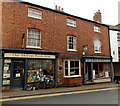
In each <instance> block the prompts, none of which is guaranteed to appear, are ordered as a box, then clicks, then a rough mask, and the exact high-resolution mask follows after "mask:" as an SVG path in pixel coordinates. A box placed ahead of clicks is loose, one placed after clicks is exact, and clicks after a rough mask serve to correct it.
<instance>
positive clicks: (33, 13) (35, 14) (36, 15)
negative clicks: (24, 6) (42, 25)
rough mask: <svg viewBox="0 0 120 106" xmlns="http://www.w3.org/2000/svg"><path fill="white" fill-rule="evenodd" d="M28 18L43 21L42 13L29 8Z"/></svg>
mask: <svg viewBox="0 0 120 106" xmlns="http://www.w3.org/2000/svg"><path fill="white" fill-rule="evenodd" d="M28 17H32V18H36V19H42V11H41V10H38V9H34V8H28Z"/></svg>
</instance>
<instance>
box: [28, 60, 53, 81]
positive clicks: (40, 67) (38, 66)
mask: <svg viewBox="0 0 120 106" xmlns="http://www.w3.org/2000/svg"><path fill="white" fill-rule="evenodd" d="M45 79H50V80H54V61H52V60H28V77H27V82H34V81H36V80H38V81H45Z"/></svg>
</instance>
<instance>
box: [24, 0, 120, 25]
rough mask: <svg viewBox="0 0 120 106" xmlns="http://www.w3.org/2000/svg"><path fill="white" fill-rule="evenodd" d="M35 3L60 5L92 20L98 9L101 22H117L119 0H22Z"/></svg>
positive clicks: (46, 5) (66, 10)
mask: <svg viewBox="0 0 120 106" xmlns="http://www.w3.org/2000/svg"><path fill="white" fill-rule="evenodd" d="M23 1H27V2H31V3H34V4H37V5H41V6H44V7H48V8H52V9H55V5H58V6H61V8H63V9H64V12H66V13H69V14H72V15H75V16H79V17H82V18H85V19H89V20H93V15H94V13H95V12H96V11H98V10H100V11H101V13H102V23H104V24H109V25H117V24H118V2H119V1H120V0H23Z"/></svg>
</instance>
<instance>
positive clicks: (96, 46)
mask: <svg viewBox="0 0 120 106" xmlns="http://www.w3.org/2000/svg"><path fill="white" fill-rule="evenodd" d="M94 51H95V53H101V41H100V40H99V39H95V40H94Z"/></svg>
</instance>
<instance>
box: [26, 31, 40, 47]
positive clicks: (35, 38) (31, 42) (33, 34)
mask: <svg viewBox="0 0 120 106" xmlns="http://www.w3.org/2000/svg"><path fill="white" fill-rule="evenodd" d="M27 42H28V43H27V45H28V46H36V47H40V31H39V30H36V29H28V40H27Z"/></svg>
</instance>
